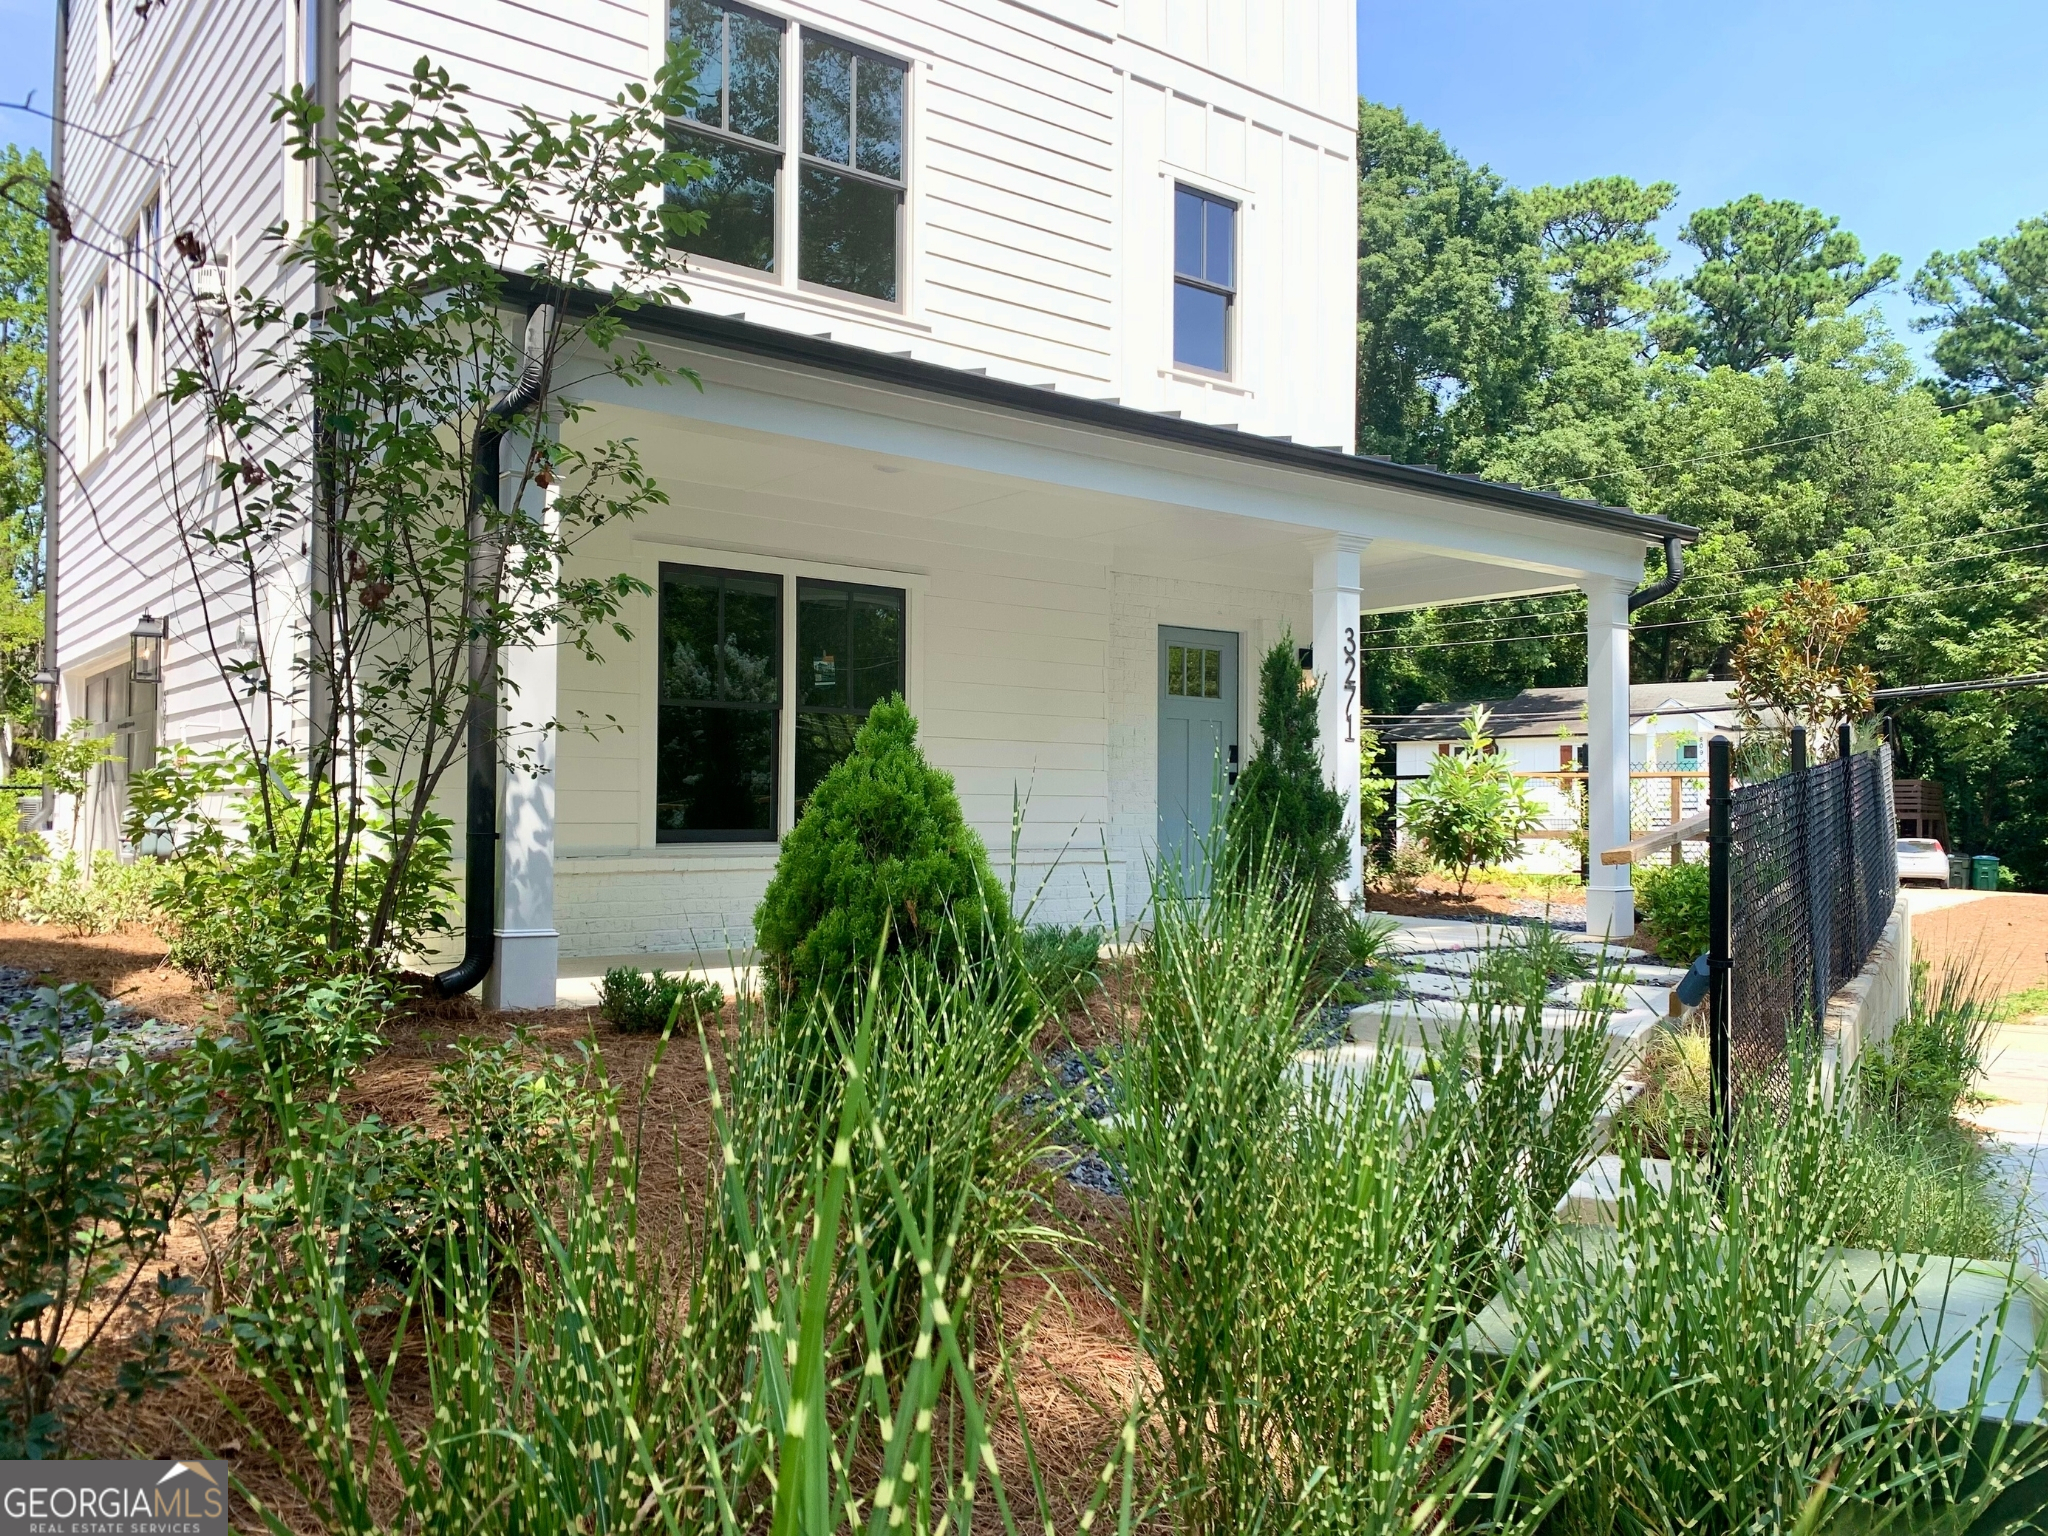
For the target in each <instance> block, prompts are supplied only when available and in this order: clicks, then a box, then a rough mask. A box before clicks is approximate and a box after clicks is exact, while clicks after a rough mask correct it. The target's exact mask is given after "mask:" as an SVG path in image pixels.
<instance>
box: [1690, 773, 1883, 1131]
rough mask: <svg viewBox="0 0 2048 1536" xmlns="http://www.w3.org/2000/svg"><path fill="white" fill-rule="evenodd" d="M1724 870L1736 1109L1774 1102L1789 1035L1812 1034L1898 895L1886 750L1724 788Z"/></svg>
mask: <svg viewBox="0 0 2048 1536" xmlns="http://www.w3.org/2000/svg"><path fill="white" fill-rule="evenodd" d="M1729 823H1730V828H1729V829H1730V832H1731V834H1732V838H1733V846H1732V848H1731V849H1730V858H1729V865H1728V877H1729V899H1730V907H1731V909H1732V910H1731V912H1730V919H1731V923H1730V935H1729V936H1730V939H1731V941H1732V942H1731V943H1730V944H1729V946H1728V949H1729V954H1730V957H1731V958H1732V960H1733V962H1734V966H1733V970H1732V973H1731V981H1732V983H1733V991H1732V995H1731V998H1730V1007H1729V1013H1730V1018H1729V1048H1730V1058H1731V1059H1730V1068H1731V1075H1732V1077H1733V1079H1734V1083H1733V1087H1734V1098H1735V1100H1736V1101H1737V1102H1740V1100H1741V1099H1742V1098H1743V1097H1744V1096H1745V1095H1746V1094H1747V1093H1750V1092H1754V1091H1758V1090H1762V1091H1764V1092H1766V1093H1771V1094H1772V1095H1773V1096H1774V1097H1777V1096H1779V1094H1780V1092H1781V1090H1782V1088H1783V1085H1784V1082H1785V1054H1786V1048H1787V1045H1788V1044H1789V1042H1790V1041H1791V1040H1792V1039H1793V1038H1794V1032H1795V1031H1799V1030H1805V1031H1808V1032H1809V1033H1810V1034H1812V1033H1817V1032H1818V1029H1819V1027H1820V1025H1821V1023H1822V1022H1823V1021H1824V1020H1825V1019H1826V1017H1827V1002H1828V998H1829V997H1831V996H1832V995H1833V994H1834V992H1835V989H1836V988H1838V987H1840V986H1842V985H1843V984H1844V983H1845V982H1847V981H1848V980H1849V979H1850V978H1852V977H1853V976H1855V975H1856V973H1857V972H1858V971H1860V970H1862V969H1863V964H1864V962H1865V961H1866V960H1868V959H1869V958H1870V952H1871V950H1872V949H1873V948H1874V947H1875V946H1876V944H1877V941H1878V937H1879V935H1881V934H1882V933H1883V932H1884V925H1885V923H1886V922H1887V921H1888V920H1889V919H1890V917H1891V912H1892V904H1893V901H1894V899H1895V898H1896V896H1897V894H1898V888H1899V859H1898V840H1897V839H1898V832H1897V828H1898V821H1897V818H1896V816H1895V815H1894V814H1893V809H1892V764H1891V753H1890V752H1889V751H1888V750H1887V749H1885V748H1883V747H1880V748H1879V749H1878V750H1876V751H1875V752H1859V753H1857V754H1855V755H1854V756H1852V757H1849V758H1835V759H1833V760H1831V761H1829V762H1825V763H1819V764H1816V765H1815V766H1813V767H1811V768H1807V769H1804V770H1802V771H1801V772H1798V773H1790V774H1787V775H1786V776H1785V777H1783V778H1781V779H1772V780H1770V781H1769V782H1768V783H1763V784H1745V785H1743V786H1742V787H1741V788H1739V789H1737V790H1736V791H1735V792H1734V795H1733V798H1732V803H1731V805H1730V809H1729Z"/></svg>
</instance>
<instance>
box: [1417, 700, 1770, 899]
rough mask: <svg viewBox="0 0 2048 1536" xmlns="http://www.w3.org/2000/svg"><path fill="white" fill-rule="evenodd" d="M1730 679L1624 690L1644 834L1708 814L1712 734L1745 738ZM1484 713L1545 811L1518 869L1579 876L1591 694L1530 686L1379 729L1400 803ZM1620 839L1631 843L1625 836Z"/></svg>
mask: <svg viewBox="0 0 2048 1536" xmlns="http://www.w3.org/2000/svg"><path fill="white" fill-rule="evenodd" d="M1734 692H1735V685H1734V684H1733V683H1729V682H1699V683H1634V684H1631V685H1630V687H1629V690H1628V715H1629V725H1628V741H1629V769H1630V772H1631V774H1632V775H1633V778H1632V781H1631V783H1632V793H1631V804H1632V811H1631V817H1630V820H1631V822H1632V825H1633V829H1634V830H1635V831H1638V832H1643V831H1648V830H1650V829H1651V828H1654V827H1661V826H1668V825H1669V824H1670V823H1671V822H1672V821H1674V820H1683V819H1684V818H1686V817H1687V816H1694V815H1697V814H1699V812H1700V811H1702V810H1704V809H1705V808H1706V780H1705V778H1704V777H1694V775H1704V774H1705V773H1706V768H1707V748H1706V743H1707V741H1708V739H1709V738H1711V737H1713V736H1715V735H1724V736H1727V737H1728V738H1729V739H1730V740H1732V741H1740V740H1741V739H1742V724H1741V721H1740V720H1739V719H1738V717H1737V714H1736V710H1735V706H1734V703H1733V697H1734ZM1475 707H1483V708H1484V709H1485V710H1486V717H1487V719H1486V731H1487V735H1488V736H1489V737H1491V738H1492V739H1493V741H1494V742H1495V744H1496V745H1495V750H1496V751H1497V752H1500V753H1502V754H1504V755H1505V756H1506V757H1507V758H1508V760H1509V762H1510V763H1512V764H1513V765H1514V767H1515V768H1516V769H1517V770H1518V771H1520V772H1522V773H1524V774H1528V775H1531V776H1532V777H1531V778H1530V781H1529V787H1530V790H1531V791H1532V793H1533V794H1534V795H1535V797H1536V798H1537V799H1538V800H1539V801H1540V802H1541V803H1542V805H1543V807H1544V817H1543V821H1542V824H1541V827H1540V828H1539V831H1538V835H1537V836H1536V837H1534V838H1531V839H1530V840H1529V844H1528V849H1527V851H1526V852H1525V853H1524V854H1523V856H1522V857H1521V858H1520V859H1519V860H1518V861H1517V862H1516V867H1517V868H1519V869H1524V870H1527V871H1529V872H1531V873H1548V872H1558V871H1573V872H1575V871H1576V870H1577V869H1578V867H1579V856H1578V852H1577V850H1576V849H1575V848H1573V847H1572V845H1571V843H1570V842H1569V841H1568V840H1567V835H1568V834H1570V833H1572V832H1575V831H1577V830H1578V829H1579V827H1580V811H1579V807H1578V805H1577V795H1576V785H1577V783H1578V780H1577V779H1576V778H1568V777H1566V775H1575V774H1577V773H1578V772H1579V771H1580V768H1581V764H1582V762H1584V761H1585V760H1586V754H1587V751H1588V747H1589V737H1588V731H1587V705H1586V690H1585V689H1583V688H1525V689H1524V690H1523V691H1522V692H1520V693H1518V694H1516V695H1515V696H1514V697H1513V698H1511V699H1495V700H1487V701H1485V702H1484V704H1483V706H1475V705H1474V704H1471V703H1465V704H1423V705H1420V706H1418V707H1417V708H1415V709H1413V710H1410V711H1409V712H1408V714H1407V715H1405V716H1403V717H1402V718H1401V719H1399V720H1397V721H1394V722H1391V723H1389V724H1387V725H1386V726H1384V727H1383V728H1381V730H1380V740H1381V742H1382V743H1383V744H1385V745H1388V746H1391V747H1392V748H1393V750H1394V779H1395V801H1396V804H1397V805H1398V804H1401V803H1404V802H1405V801H1406V798H1407V795H1408V793H1409V790H1410V788H1411V786H1412V785H1413V783H1414V781H1416V780H1418V779H1421V778H1424V777H1426V776H1427V775H1428V773H1429V768H1430V763H1431V761H1432V760H1433V759H1434V758H1436V757H1438V756H1439V755H1441V754H1444V753H1448V752H1453V751H1456V750H1458V749H1459V748H1460V747H1462V746H1463V745H1464V743H1465V729H1464V725H1465V719H1466V717H1467V716H1468V715H1470V713H1471V712H1472V710H1473V709H1474V708H1475ZM1621 841H1626V838H1625V837H1624V838H1623V839H1621Z"/></svg>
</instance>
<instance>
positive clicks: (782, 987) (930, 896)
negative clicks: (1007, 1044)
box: [754, 698, 1012, 1007]
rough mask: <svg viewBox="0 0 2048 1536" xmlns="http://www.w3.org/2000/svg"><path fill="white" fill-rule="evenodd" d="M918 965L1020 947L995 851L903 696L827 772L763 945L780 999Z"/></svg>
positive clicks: (766, 907)
mask: <svg viewBox="0 0 2048 1536" xmlns="http://www.w3.org/2000/svg"><path fill="white" fill-rule="evenodd" d="M885 924H886V925H887V936H886V938H885V939H883V944H882V947H883V951H884V954H885V956H886V957H887V958H888V959H889V960H902V959H907V958H912V957H915V958H919V959H922V960H924V961H927V962H929V963H930V964H932V965H933V966H935V967H936V968H937V970H938V972H939V973H940V974H941V975H946V976H951V975H957V974H958V972H959V969H960V966H961V963H962V961H963V960H967V959H971V958H973V956H974V954H975V953H977V952H979V951H980V950H981V949H982V948H983V947H984V946H987V945H990V944H994V943H997V942H1001V943H1002V944H1004V945H1005V946H1006V947H1007V944H1008V941H1009V940H1010V938H1011V936H1012V935H1011V918H1010V909H1009V905H1008V903H1007V902H1006V901H1005V899H1004V896H1003V891H1002V887H1001V886H1000V885H998V884H997V883H996V879H995V873H994V871H993V870H991V869H990V868H989V862H988V850H987V849H986V848H985V847H984V846H983V845H982V841H981V839H980V838H979V837H977V836H976V835H975V834H974V831H973V829H972V828H970V827H969V826H968V825H967V819H966V817H965V816H963V815H962V814H961V811H960V798H959V796H958V795H957V794H955V793H954V790H953V779H952V776H951V775H950V774H945V773H941V772H940V771H939V770H937V769H936V768H934V767H932V766H931V764H930V763H928V762H926V761H925V757H924V753H923V752H922V751H921V750H919V748H918V745H917V719H916V717H915V716H913V715H912V714H911V713H910V709H909V707H908V706H907V705H906V704H904V702H903V700H902V699H900V698H894V699H889V700H887V701H886V702H884V703H881V704H877V705H876V706H875V707H874V709H873V710H871V711H870V712H869V714H868V718H867V723H866V724H864V725H863V726H862V727H861V728H860V734H859V735H858V736H856V737H855V738H854V742H853V750H852V751H851V752H850V753H848V754H847V756H846V757H845V759H844V760H842V761H841V762H840V763H839V765H838V766H837V767H835V768H834V769H833V770H832V771H831V772H830V773H828V774H826V775H825V777H824V779H823V780H822V781H821V782H820V783H819V785H818V787H817V788H816V789H815V790H813V791H812V792H811V798H810V801H809V803H808V804H806V805H805V807H804V813H803V815H802V816H801V817H799V818H798V819H797V824H796V826H795V827H793V828H792V829H791V830H790V833H789V836H787V837H786V838H784V839H783V840H782V856H781V858H780V859H779V860H777V862H776V865H775V878H774V879H773V880H771V881H770V882H769V884H768V892H767V894H766V895H765V896H763V897H762V898H761V905H760V907H759V908H758V909H756V911H755V913H754V935H755V942H756V943H757V944H758V945H759V947H760V951H761V958H762V962H763V966H764V969H766V970H767V972H768V973H769V976H770V978H771V979H772V981H773V982H774V984H775V987H776V990H777V993H778V995H779V997H780V1000H781V1001H782V1002H783V1003H784V1004H785V1005H789V1006H794V1007H803V1006H805V1005H806V1004H807V1003H808V1001H809V1000H810V999H811V998H813V997H815V996H819V995H822V996H824V997H826V998H830V999H838V998H842V997H844V996H845V995H846V994H847V993H848V991H849V990H850V989H851V988H852V986H853V985H854V983H855V980H856V978H858V977H860V976H864V975H865V974H866V973H867V971H868V969H869V968H870V967H871V966H872V965H873V964H874V961H875V953H876V943H877V939H878V938H881V937H882V935H883V932H884V925H885Z"/></svg>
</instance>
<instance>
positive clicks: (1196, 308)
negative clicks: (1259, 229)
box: [1173, 186, 1237, 373]
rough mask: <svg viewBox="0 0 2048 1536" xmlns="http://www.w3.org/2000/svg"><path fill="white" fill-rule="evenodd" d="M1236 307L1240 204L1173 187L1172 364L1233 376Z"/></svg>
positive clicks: (1187, 188)
mask: <svg viewBox="0 0 2048 1536" xmlns="http://www.w3.org/2000/svg"><path fill="white" fill-rule="evenodd" d="M1236 303H1237V204H1235V203H1230V202H1225V201H1224V200H1223V199H1222V198H1220V197H1211V196H1210V195H1209V194H1208V193H1206V192H1197V191H1196V190H1195V189H1194V188H1193V187H1180V186H1177V187H1175V188H1174V189H1173V360H1174V361H1175V362H1176V363H1178V364H1180V365H1181V366H1182V367H1183V368H1199V369H1201V370H1202V371H1203V372H1205V373H1228V372H1230V318H1231V316H1230V311H1231V309H1232V307H1233V306H1234V305H1235V304H1236Z"/></svg>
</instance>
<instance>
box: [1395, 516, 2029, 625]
mask: <svg viewBox="0 0 2048 1536" xmlns="http://www.w3.org/2000/svg"><path fill="white" fill-rule="evenodd" d="M2043 528H2048V519H2043V520H2041V521H2038V522H2032V523H2014V524H2013V525H2012V526H2011V527H2010V528H1979V529H1976V530H1975V531H1974V532H1969V533H1955V534H1942V535H1940V536H1939V537H1937V538H1931V539H1915V540H1914V541H1913V542H1912V543H1910V544H1884V545H1878V544H1871V545H1866V546H1864V547H1863V548H1861V549H1857V550H1849V551H1837V550H1834V549H1821V550H1815V551H1814V553H1813V554H1812V555H1810V556H1807V557H1806V558H1804V559H1800V560H1779V561H1774V562H1772V563H1770V564H1767V565H1739V566H1735V567H1733V568H1732V569H1729V570H1726V571H1694V572H1690V573H1689V574H1690V575H1693V576H1700V577H1705V576H1717V577H1720V576H1727V577H1734V576H1754V575H1756V574H1757V573H1758V572H1760V571H1789V570H1794V569H1797V568H1799V567H1801V566H1808V565H1812V564H1813V563H1814V562H1815V561H1816V560H1820V559H1823V558H1825V557H1826V556H1828V555H1831V554H1836V553H1845V554H1849V555H1861V554H1871V555H1875V554H1898V553H1900V552H1903V551H1905V550H1913V549H1926V548H1928V547H1929V546H1930V545H1935V544H1954V543H1958V542H1960V541H1961V540H1963V539H1988V538H2005V537H2007V536H2009V535H2011V534H2015V533H2033V532H2036V531H2038V530H2040V529H2043ZM2035 547H2037V546H2034V545H2027V546H2025V548H2028V549H2032V548H2035ZM2017 552H2018V551H2016V550H1996V549H1992V550H1985V551H1982V552H1981V553H1980V554H1979V555H1976V556H1958V557H1957V558H1958V559H1963V558H1975V559H1989V558H1991V557H1993V556H1996V555H2000V554H2013V553H2017ZM1945 563H1946V562H1945ZM1922 569H1927V567H1924V566H1923V567H1922ZM1869 574H1870V573H1869V572H1867V571H1850V572H1848V573H1846V574H1845V575H1843V576H1842V577H1840V578H1838V579H1840V580H1843V581H1849V580H1853V579H1854V578H1855V577H1857V576H1863V575H1869ZM1580 595H1581V594H1580V593H1579V592H1578V591H1577V590H1576V589H1575V588H1569V587H1566V588H1558V589H1553V590H1552V591H1548V592H1529V593H1524V594H1522V595H1520V596H1510V597H1460V598H1453V599H1451V600H1449V601H1447V602H1441V603H1417V604H1416V605H1415V606H1414V607H1412V608H1384V609H1380V610H1378V611H1377V612H1375V613H1372V614H1370V615H1367V617H1370V618H1401V617H1403V616H1405V615H1407V614H1411V613H1439V612H1442V611H1443V610H1445V609H1449V608H1484V607H1488V606H1490V605H1492V604H1495V603H1539V602H1542V601H1543V600H1544V599H1545V598H1551V597H1570V598H1577V597H1579V596H1580ZM1541 617H1542V615H1541V614H1534V613H1530V614H1507V615H1504V616H1503V617H1502V618H1500V619H1452V620H1448V621H1446V623H1447V624H1496V623H1506V622H1511V621H1513V620H1515V619H1518V618H1530V619H1534V618H1541Z"/></svg>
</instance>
